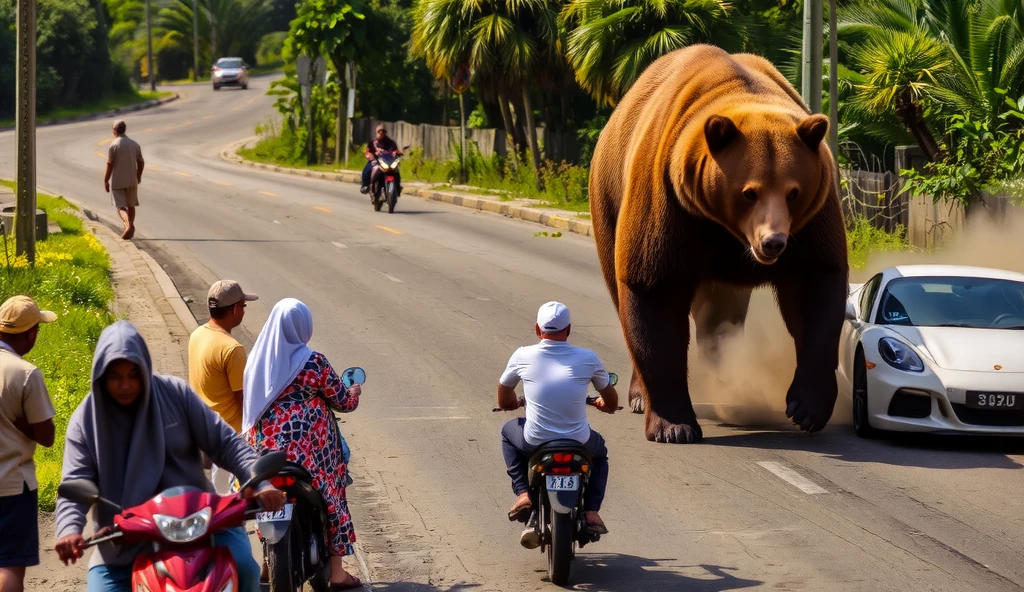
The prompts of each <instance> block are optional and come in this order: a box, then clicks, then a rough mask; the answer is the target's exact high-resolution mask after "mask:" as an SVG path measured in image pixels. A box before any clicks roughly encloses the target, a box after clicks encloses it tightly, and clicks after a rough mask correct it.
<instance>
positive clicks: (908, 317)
mask: <svg viewBox="0 0 1024 592" xmlns="http://www.w3.org/2000/svg"><path fill="white" fill-rule="evenodd" d="M878 311H879V313H878V314H879V323H880V324H883V325H908V326H916V327H972V328H978V329H1024V282H1017V281H1011V280H998V279H990V278H974V277H917V278H899V279H895V280H893V281H891V282H889V284H888V285H887V286H886V287H885V291H884V292H883V293H882V299H881V306H880V307H879V309H878Z"/></svg>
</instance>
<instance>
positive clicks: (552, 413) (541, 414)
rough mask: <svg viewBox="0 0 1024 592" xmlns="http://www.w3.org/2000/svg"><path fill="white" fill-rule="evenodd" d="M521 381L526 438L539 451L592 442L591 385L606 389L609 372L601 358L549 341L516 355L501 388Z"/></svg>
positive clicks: (506, 369) (512, 385) (564, 342)
mask: <svg viewBox="0 0 1024 592" xmlns="http://www.w3.org/2000/svg"><path fill="white" fill-rule="evenodd" d="M520 380H522V381H523V392H524V393H525V394H526V425H525V426H524V427H523V436H524V438H525V439H526V442H527V443H528V444H532V445H534V446H537V445H539V444H543V443H544V442H547V441H550V440H561V439H567V440H576V441H577V442H580V443H586V441H587V440H589V439H590V423H589V422H588V421H587V400H586V399H587V385H588V384H589V383H593V384H594V388H596V389H597V390H601V389H603V388H605V387H607V386H608V382H609V379H608V372H606V371H605V369H604V365H603V364H601V360H600V359H599V358H598V357H597V354H595V353H594V352H592V351H590V350H589V349H584V348H582V347H576V346H574V345H570V344H569V343H568V342H566V341H551V340H549V339H545V340H543V341H541V342H540V343H538V344H536V345H528V346H526V347H521V348H519V349H517V350H516V351H515V353H514V354H512V357H511V358H510V359H509V361H508V367H506V368H505V372H504V373H503V374H502V375H501V384H503V385H505V386H507V387H509V388H515V387H516V385H518V384H519V381H520Z"/></svg>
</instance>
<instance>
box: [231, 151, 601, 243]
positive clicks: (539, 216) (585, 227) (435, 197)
mask: <svg viewBox="0 0 1024 592" xmlns="http://www.w3.org/2000/svg"><path fill="white" fill-rule="evenodd" d="M257 138H258V136H250V137H248V138H246V139H244V140H240V141H238V142H234V143H232V144H229V145H228V146H226V147H225V148H223V149H222V150H221V152H220V157H221V158H222V159H224V160H226V161H228V162H231V163H234V164H237V165H241V166H247V167H251V168H255V169H261V170H264V171H272V172H275V173H285V174H289V175H297V176H300V177H309V178H311V179H324V180H327V181H338V182H341V183H355V184H359V183H360V182H361V180H360V175H359V173H357V172H355V171H342V172H339V173H329V172H326V171H314V170H309V169H293V168H288V167H282V166H278V165H273V164H264V163H262V162H254V161H252V160H248V159H245V158H242V157H241V156H239V155H238V150H240V149H241V148H242V147H243V146H244V145H246V144H248V143H249V142H252V141H253V140H256V139H257ZM404 185H405V191H403V192H402V195H416V196H418V197H422V198H423V199H427V200H430V201H436V202H441V203H447V204H451V205H456V206H460V207H464V208H472V209H474V210H478V211H481V212H491V213H494V214H501V215H502V216H506V217H508V218H516V219H519V220H524V221H526V222H534V223H536V224H541V225H544V226H549V227H551V228H555V229H558V230H565V231H568V232H572V233H575V234H579V235H581V236H590V237H592V236H594V234H593V226H592V224H591V222H590V221H589V220H582V219H576V218H571V217H569V216H568V215H566V214H571V212H564V211H561V210H555V211H556V212H558V213H551V212H550V211H546V208H545V209H541V208H531V207H527V206H520V205H516V204H511V203H508V202H503V201H500V200H498V199H489V198H486V197H481V196H476V195H471V194H467V193H458V192H454V191H438V190H437V189H435V188H433V187H432V186H431V185H429V184H427V183H420V182H416V181H409V182H407V183H405V184H404Z"/></svg>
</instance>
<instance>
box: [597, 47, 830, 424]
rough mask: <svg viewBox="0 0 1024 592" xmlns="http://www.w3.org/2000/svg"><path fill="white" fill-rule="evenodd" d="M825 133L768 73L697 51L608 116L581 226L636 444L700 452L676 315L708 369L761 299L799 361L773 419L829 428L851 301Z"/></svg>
mask: <svg viewBox="0 0 1024 592" xmlns="http://www.w3.org/2000/svg"><path fill="white" fill-rule="evenodd" d="M828 125H829V122H828V118H827V117H825V116H824V115H820V114H816V115H812V114H811V113H810V111H809V110H808V109H807V107H806V105H805V104H804V102H803V101H802V100H801V98H800V96H799V95H798V94H797V93H796V91H795V90H794V89H793V87H792V86H791V85H790V84H789V82H787V81H786V79H785V78H784V77H783V76H782V74H780V73H779V71H778V70H777V69H776V68H775V67H774V66H772V64H771V63H770V62H768V61H767V60H765V59H763V58H761V57H758V56H755V55H750V54H729V53H728V52H726V51H724V50H722V49H720V48H718V47H714V46H710V45H694V46H690V47H687V48H685V49H680V50H676V51H673V52H672V53H669V54H667V55H665V56H663V57H661V58H659V59H658V60H657V61H655V62H654V63H652V64H651V65H650V66H649V67H648V68H647V69H646V70H645V71H644V73H643V74H642V75H641V76H640V78H639V79H638V80H637V81H636V83H635V84H634V85H633V86H632V88H631V89H630V90H629V92H628V93H627V94H626V96H625V97H624V98H623V99H622V101H621V102H620V103H619V104H618V106H617V107H616V109H615V111H614V112H613V113H612V116H611V118H610V119H609V121H608V125H607V126H606V127H605V129H604V130H603V131H602V133H601V136H600V138H599V140H598V142H597V147H596V149H595V152H594V157H593V161H592V165H591V174H590V211H591V217H592V219H593V225H594V226H593V229H594V237H595V240H596V243H597V250H598V256H599V258H600V261H601V269H602V272H603V273H604V277H605V281H606V282H607V284H608V290H609V291H610V292H611V296H612V300H613V302H614V303H615V307H616V309H617V310H618V314H619V320H620V323H621V325H622V330H623V333H624V336H625V339H626V344H627V347H628V349H629V353H630V357H631V358H632V362H633V377H632V381H631V383H630V387H629V400H630V403H631V404H633V408H634V410H635V411H638V410H639V409H640V408H641V404H642V408H643V409H644V411H645V412H646V418H645V419H646V421H645V433H646V436H647V439H648V440H652V441H657V442H679V443H686V442H697V441H699V440H700V439H701V438H702V432H701V429H700V426H699V425H698V424H697V418H696V415H695V414H694V410H693V405H692V403H691V401H690V392H689V389H688V386H687V347H688V345H689V340H690V326H689V319H688V316H689V315H690V314H692V315H693V318H694V323H695V326H696V332H697V335H696V338H697V346H698V348H699V349H701V351H702V352H704V351H709V352H711V353H712V354H713V353H714V351H715V344H716V340H717V338H718V337H719V336H721V334H722V333H721V331H722V329H723V328H725V327H727V326H729V325H741V324H742V323H743V322H744V321H745V319H746V314H747V308H748V304H749V301H750V295H751V291H752V290H753V289H754V288H755V287H757V286H762V285H766V284H767V285H770V286H771V287H772V288H773V289H774V292H775V295H776V300H777V302H778V305H779V309H780V312H781V313H782V317H783V319H784V320H785V323H786V327H787V329H788V330H789V333H790V334H791V335H792V337H793V340H794V344H795V346H796V358H797V368H796V372H795V375H794V377H793V381H792V383H791V385H790V387H789V391H788V393H787V394H786V402H787V406H786V415H787V416H788V417H790V418H792V421H793V422H794V423H795V424H797V425H799V426H800V427H801V428H802V429H803V430H806V431H811V432H813V431H818V430H820V429H822V428H823V427H824V426H825V424H826V423H828V420H829V418H830V417H831V416H832V410H833V407H834V406H835V401H836V393H837V385H836V377H835V370H836V366H837V365H838V348H839V335H840V331H841V329H842V324H843V317H844V313H845V301H846V297H847V294H848V289H849V284H848V276H849V264H848V262H847V247H846V230H845V227H844V224H843V217H842V210H841V207H840V201H839V187H838V183H837V171H836V167H835V164H834V162H833V157H832V154H831V152H830V150H829V148H828V146H827V143H825V142H823V139H824V138H825V135H826V133H827V131H828Z"/></svg>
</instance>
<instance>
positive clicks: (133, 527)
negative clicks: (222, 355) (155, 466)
mask: <svg viewBox="0 0 1024 592" xmlns="http://www.w3.org/2000/svg"><path fill="white" fill-rule="evenodd" d="M287 460H288V457H287V455H285V454H284V453H283V452H271V453H269V454H266V455H264V456H261V457H260V458H259V459H258V460H257V461H256V462H255V463H254V464H253V467H252V475H251V477H250V479H249V480H248V481H247V482H246V483H245V484H244V485H243V486H242V487H241V489H240V490H239V493H234V494H231V495H217V494H215V493H207V492H205V491H203V490H201V489H198V488H196V487H173V488H171V489H168V490H166V491H164V492H162V493H160V494H159V495H157V496H156V497H154V498H153V499H151V500H149V501H148V502H146V503H144V504H140V505H138V506H135V507H134V508H128V509H127V510H123V509H122V508H121V507H120V506H118V505H117V504H115V503H114V502H111V501H109V500H106V499H103V498H102V497H100V492H99V488H97V487H96V484H95V483H93V482H92V481H88V480H84V479H75V480H70V481H65V482H63V483H61V484H60V487H58V488H57V493H58V494H59V495H60V496H62V497H65V498H67V499H69V500H72V501H74V502H78V503H82V504H95V503H101V504H106V505H108V506H111V507H113V508H114V509H115V510H116V511H117V515H116V516H114V526H113V527H112V528H111V527H108V528H104V529H103V530H102V531H101V532H99V533H97V534H96V535H95V536H93V537H92V538H90V539H88V540H87V541H86V548H88V547H93V546H95V545H99V544H101V543H105V542H107V541H113V540H119V541H120V542H122V543H124V544H126V545H131V544H137V543H151V544H152V548H153V550H152V551H151V552H148V553H142V554H141V555H139V556H138V557H137V558H136V559H135V563H134V565H132V590H133V591H139V592H141V591H146V592H175V591H182V592H184V591H188V592H236V591H237V590H238V568H237V567H236V566H235V560H234V558H233V557H232V556H231V552H230V551H229V550H228V549H225V548H222V547H214V546H213V544H212V539H213V535H214V534H215V533H216V532H218V531H221V530H225V529H228V528H235V527H238V526H241V525H243V524H244V523H245V521H246V520H247V519H250V518H252V517H253V516H254V515H255V514H256V513H257V512H258V511H259V510H257V509H251V508H250V507H249V502H248V501H246V500H245V499H243V498H242V494H241V492H242V491H245V490H246V489H247V488H249V487H252V486H254V485H255V484H257V483H259V482H260V481H265V480H267V479H269V478H270V477H272V476H274V475H276V474H277V473H278V472H279V471H280V470H281V469H282V468H283V467H284V465H285V463H286V462H287Z"/></svg>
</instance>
